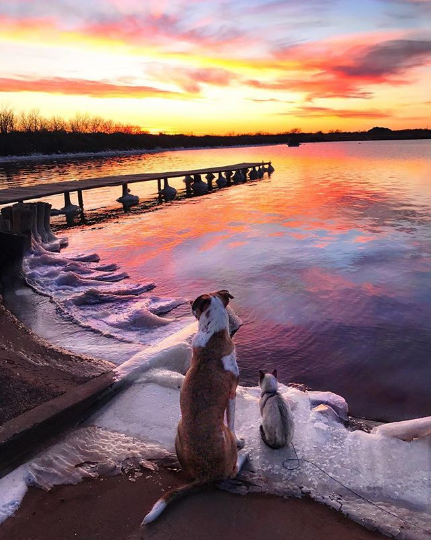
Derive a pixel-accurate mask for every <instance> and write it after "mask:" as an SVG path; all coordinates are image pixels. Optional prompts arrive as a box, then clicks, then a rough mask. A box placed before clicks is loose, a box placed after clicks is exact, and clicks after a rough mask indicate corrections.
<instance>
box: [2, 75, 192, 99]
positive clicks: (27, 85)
mask: <svg viewBox="0 0 431 540" xmlns="http://www.w3.org/2000/svg"><path fill="white" fill-rule="evenodd" d="M0 92H46V93H50V94H68V95H85V96H91V97H98V98H125V97H126V98H140V99H142V98H150V97H163V98H181V97H184V96H185V95H184V94H181V93H179V92H170V91H166V90H162V89H160V88H154V87H152V86H137V85H133V86H132V85H124V84H115V83H112V82H108V81H90V80H86V79H66V78H63V77H51V78H41V79H32V78H6V77H2V78H0Z"/></svg>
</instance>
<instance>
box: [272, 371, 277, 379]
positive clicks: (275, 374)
mask: <svg viewBox="0 0 431 540" xmlns="http://www.w3.org/2000/svg"><path fill="white" fill-rule="evenodd" d="M272 374H273V375H274V377H275V378H277V370H276V369H274V370H273V372H272Z"/></svg>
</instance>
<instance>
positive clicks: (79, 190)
mask: <svg viewBox="0 0 431 540" xmlns="http://www.w3.org/2000/svg"><path fill="white" fill-rule="evenodd" d="M78 206H79V208H80V209H81V223H85V214H84V198H83V196H82V189H78Z"/></svg>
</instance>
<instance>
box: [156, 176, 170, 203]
mask: <svg viewBox="0 0 431 540" xmlns="http://www.w3.org/2000/svg"><path fill="white" fill-rule="evenodd" d="M165 180H166V181H167V180H168V179H167V178H166V179H165ZM157 193H158V194H159V203H162V202H163V199H162V180H161V178H157Z"/></svg>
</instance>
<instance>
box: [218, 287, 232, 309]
mask: <svg viewBox="0 0 431 540" xmlns="http://www.w3.org/2000/svg"><path fill="white" fill-rule="evenodd" d="M216 294H217V295H218V296H220V298H221V301H222V302H223V304H224V307H226V306H227V305H228V304H229V299H231V300H232V299H233V296H232V295H231V294H230V292H229V291H227V290H226V289H222V290H221V291H217V293H216Z"/></svg>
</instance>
